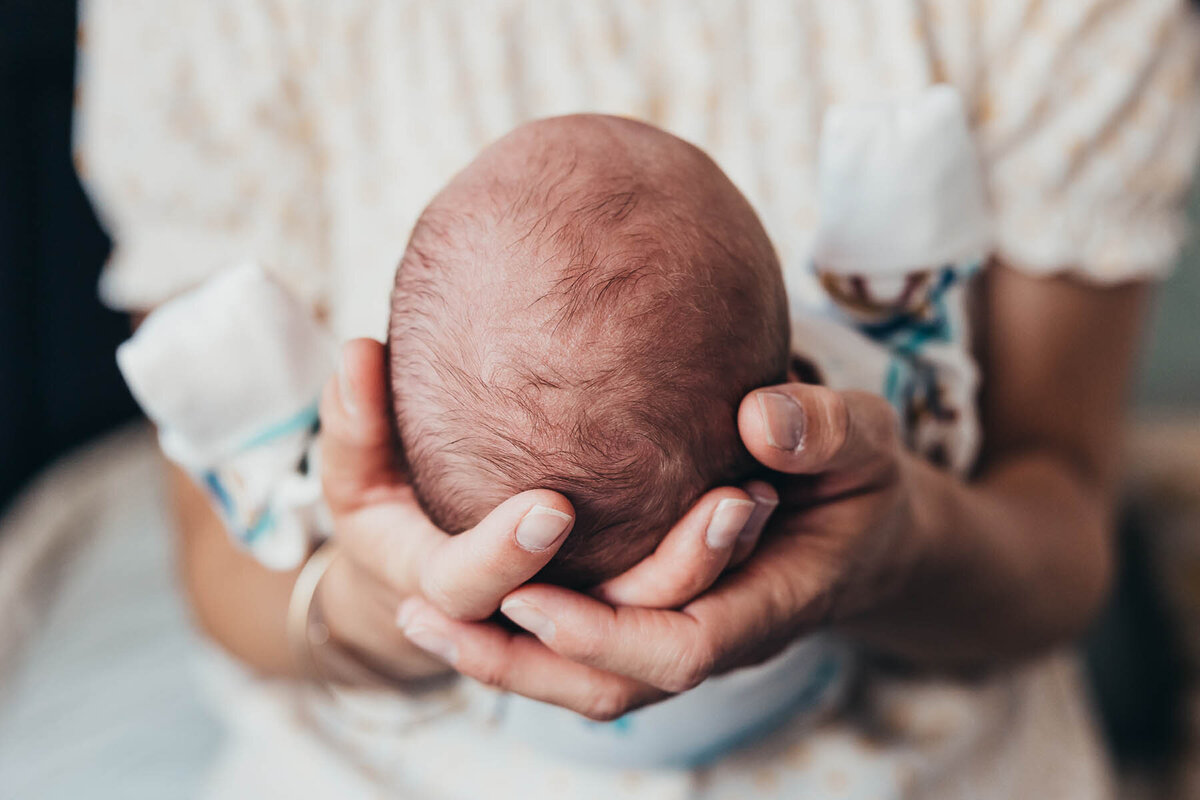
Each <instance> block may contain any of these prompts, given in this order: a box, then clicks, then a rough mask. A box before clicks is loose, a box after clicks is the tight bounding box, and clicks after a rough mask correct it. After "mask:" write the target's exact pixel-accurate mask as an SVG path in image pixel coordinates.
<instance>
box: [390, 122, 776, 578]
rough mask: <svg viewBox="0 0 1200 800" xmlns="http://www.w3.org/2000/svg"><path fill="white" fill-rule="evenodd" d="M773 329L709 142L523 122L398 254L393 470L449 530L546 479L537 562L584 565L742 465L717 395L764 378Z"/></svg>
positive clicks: (772, 279) (726, 401)
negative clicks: (550, 523)
mask: <svg viewBox="0 0 1200 800" xmlns="http://www.w3.org/2000/svg"><path fill="white" fill-rule="evenodd" d="M787 340H788V335H787V316H786V306H785V301H784V291H783V284H782V278H781V275H780V271H779V266H778V262H777V260H776V257H775V254H774V252H773V250H772V248H771V245H770V242H769V240H768V239H767V236H766V233H765V232H764V231H763V229H762V227H761V225H760V224H759V222H758V219H757V217H756V216H755V215H754V212H753V210H752V209H751V208H750V206H749V204H748V203H747V202H746V201H745V199H744V198H743V197H742V196H741V195H740V193H738V191H737V189H736V188H735V187H734V186H733V184H732V183H730V182H729V180H728V179H727V178H726V177H725V176H724V175H723V174H722V173H721V171H720V170H719V169H718V168H717V167H716V165H715V164H713V162H712V161H711V160H710V159H709V158H708V157H707V156H705V155H704V154H703V153H702V152H701V151H699V150H697V149H696V148H694V147H692V146H691V145H688V144H687V143H685V142H683V141H682V140H680V139H677V138H675V137H673V136H671V135H669V134H667V133H665V132H663V131H660V130H658V129H656V128H653V127H651V126H648V125H644V124H641V123H637V122H634V121H631V120H625V119H619V118H614V117H605V116H597V115H578V116H571V117H560V118H554V119H549V120H542V121H539V122H534V123H530V124H528V125H525V126H522V127H521V128H518V129H517V130H516V131H514V132H513V133H511V134H509V135H508V136H506V137H504V138H503V139H501V140H500V141H498V142H496V143H495V144H493V145H492V146H491V147H489V148H487V149H486V150H484V151H483V153H482V154H480V156H479V157H478V158H477V159H476V160H475V161H473V162H472V163H471V164H470V165H468V167H467V168H466V169H464V170H463V171H462V172H461V173H459V175H457V176H456V177H455V178H454V179H453V180H452V181H451V183H450V184H449V185H448V186H447V187H446V188H445V189H444V190H443V191H442V192H441V193H440V194H439V195H438V196H437V197H436V198H435V199H434V200H433V202H432V203H431V204H430V205H429V207H428V208H427V209H426V211H425V212H424V214H423V215H422V217H421V219H420V220H419V221H418V223H417V225H416V226H415V228H414V230H413V234H412V237H411V239H410V242H409V245H408V248H407V250H406V251H405V254H404V257H403V259H402V260H401V264H400V267H399V269H398V270H397V275H396V283H395V288H394V291H393V295H392V315H391V320H390V324H389V333H388V345H389V351H390V379H391V381H392V390H393V391H392V396H393V405H394V411H395V419H396V424H397V430H398V432H399V436H400V440H401V442H402V446H403V451H404V458H405V462H406V466H407V469H408V472H409V476H410V479H411V480H412V482H413V486H414V489H415V490H416V493H417V496H418V498H419V499H420V501H421V503H422V505H423V506H424V508H425V510H426V511H427V512H428V513H429V515H430V517H431V518H432V519H433V520H434V522H435V523H437V524H438V525H439V526H441V527H443V528H444V529H446V530H448V531H451V532H458V531H461V530H464V529H466V528H468V527H470V526H471V525H472V524H474V523H475V522H476V521H478V520H479V519H480V518H482V516H483V515H484V514H485V513H486V512H487V511H488V510H490V509H491V508H492V507H494V506H495V505H496V504H498V503H499V502H501V501H502V500H504V499H505V498H506V497H508V496H510V495H511V494H513V493H515V492H517V491H522V490H525V489H530V488H537V487H542V488H549V489H554V490H557V491H561V492H563V493H564V494H565V495H567V497H568V498H570V499H571V501H572V503H573V504H574V505H575V509H576V514H577V519H576V524H575V528H574V529H573V531H572V533H571V535H570V536H569V537H568V539H567V542H566V543H565V544H564V545H563V548H562V549H561V550H560V551H559V553H558V555H556V557H555V559H554V560H553V561H552V562H551V564H550V565H549V566H548V567H547V569H546V571H545V574H544V575H543V576H541V577H542V578H544V579H548V580H555V581H557V582H561V583H566V584H569V585H586V584H590V583H595V582H597V581H600V580H603V579H604V578H606V577H609V576H611V575H613V574H616V573H618V572H620V571H622V570H623V569H626V568H628V567H629V566H631V565H632V564H633V563H636V562H637V561H638V560H640V559H641V558H643V557H645V556H646V555H647V554H648V553H649V552H650V551H651V550H652V549H653V548H654V546H655V545H656V544H657V542H658V541H659V540H661V538H662V536H663V535H665V533H666V531H667V530H668V529H669V527H670V525H671V524H672V523H673V522H674V521H675V520H676V519H678V518H679V516H681V515H682V513H683V512H684V511H686V509H687V507H688V506H689V505H690V504H691V503H692V502H693V501H694V500H695V499H696V498H697V497H698V496H699V495H700V494H701V493H702V492H704V491H705V490H706V489H708V488H710V487H711V486H713V485H717V484H721V483H727V482H731V481H735V480H738V479H740V478H741V477H743V476H744V475H745V474H747V472H748V471H749V470H750V468H751V462H750V459H749V456H748V455H747V454H746V453H745V451H744V449H743V448H742V446H741V444H740V441H739V439H738V436H737V430H736V422H735V414H736V407H737V403H738V401H739V400H740V399H741V397H742V395H743V394H744V393H745V392H746V391H748V390H750V389H752V388H755V387H756V386H759V385H763V384H766V383H770V382H774V381H777V380H780V379H781V378H782V377H783V374H784V369H785V364H786V355H787Z"/></svg>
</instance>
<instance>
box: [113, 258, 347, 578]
mask: <svg viewBox="0 0 1200 800" xmlns="http://www.w3.org/2000/svg"><path fill="white" fill-rule="evenodd" d="M333 355H334V349H333V346H332V342H331V340H330V338H329V335H328V334H327V333H326V332H325V330H324V329H323V328H322V327H321V326H320V325H318V323H317V321H316V320H315V319H313V316H312V313H311V312H310V311H309V309H307V308H306V307H305V306H304V305H302V304H301V303H299V302H298V301H297V300H296V299H295V298H293V297H292V296H291V294H290V293H289V292H288V291H287V290H285V289H284V288H283V287H281V286H280V285H279V284H277V283H276V282H275V281H273V280H271V279H270V278H269V277H268V276H267V275H266V273H265V272H263V270H262V269H261V268H260V267H258V266H257V265H256V264H253V263H246V264H243V265H241V266H239V267H234V268H231V269H230V270H229V271H227V272H225V273H222V274H220V275H218V276H217V277H215V278H213V279H212V280H210V281H208V282H207V283H205V284H203V285H201V286H200V287H198V288H196V289H193V290H191V291H189V292H186V293H185V294H183V295H181V296H179V297H176V298H174V299H173V300H171V301H170V302H168V303H165V304H163V305H162V306H161V307H159V308H158V309H156V310H155V311H154V312H153V313H152V314H150V315H149V316H148V317H146V319H145V320H144V321H143V322H142V324H141V326H139V328H138V330H137V332H136V333H134V335H133V336H132V337H131V338H130V339H129V340H128V341H126V342H124V343H123V344H122V345H121V346H120V347H119V348H117V364H118V366H119V367H120V369H121V374H122V375H123V376H124V377H125V380H126V382H127V383H128V384H129V388H130V390H131V391H132V393H133V396H134V398H135V399H136V400H137V401H138V404H139V405H141V407H142V410H143V411H145V412H146V415H147V416H148V417H150V419H151V420H153V421H154V422H155V424H156V425H157V426H158V430H159V441H160V443H161V444H162V448H163V452H164V453H165V454H166V455H167V457H168V458H170V459H172V460H173V461H175V462H177V463H178V464H179V465H180V466H182V467H183V468H184V469H185V470H187V471H188V472H189V473H190V474H191V475H192V476H193V477H194V478H195V479H196V482H197V483H198V484H199V485H200V486H203V487H204V488H205V489H206V490H207V491H208V493H209V496H210V498H211V499H212V501H213V504H214V506H215V507H216V509H217V511H218V512H219V514H220V515H221V517H222V519H223V520H224V522H225V524H226V526H227V527H228V528H229V530H230V532H231V533H232V534H233V535H234V536H235V537H236V538H237V540H238V541H239V542H241V543H242V544H243V545H245V546H246V547H248V548H250V550H251V551H252V552H253V553H254V554H255V556H256V557H258V559H259V560H260V561H262V562H263V563H264V564H266V565H268V566H270V567H272V568H274V569H289V568H293V567H295V566H297V564H299V562H300V561H301V560H302V559H303V558H304V556H305V555H306V554H307V553H308V551H309V542H310V537H311V535H312V534H313V532H314V531H315V530H318V529H321V528H323V527H325V528H327V526H326V525H324V523H323V519H324V513H323V507H322V504H321V502H320V494H321V486H320V477H319V474H318V471H317V469H316V467H317V463H316V462H315V458H316V457H317V455H318V453H317V450H316V448H315V447H313V443H314V440H315V435H316V423H317V400H318V398H319V395H320V392H321V387H322V386H323V385H324V383H325V380H326V379H327V378H328V377H329V375H330V374H332V372H333ZM310 456H311V457H310Z"/></svg>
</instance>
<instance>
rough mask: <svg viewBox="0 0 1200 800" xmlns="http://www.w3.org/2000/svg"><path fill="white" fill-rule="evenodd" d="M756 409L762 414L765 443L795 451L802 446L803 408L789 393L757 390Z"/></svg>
mask: <svg viewBox="0 0 1200 800" xmlns="http://www.w3.org/2000/svg"><path fill="white" fill-rule="evenodd" d="M755 397H757V398H758V411H759V413H760V414H762V419H763V427H764V429H765V430H766V433H767V444H769V445H771V446H772V447H777V448H779V449H780V450H790V451H792V452H796V451H798V450H800V449H801V448H803V447H804V429H805V420H804V409H802V408H801V407H800V404H799V403H797V402H796V399H795V398H794V397H792V396H790V395H786V394H782V393H780V392H759V393H758V394H756V395H755Z"/></svg>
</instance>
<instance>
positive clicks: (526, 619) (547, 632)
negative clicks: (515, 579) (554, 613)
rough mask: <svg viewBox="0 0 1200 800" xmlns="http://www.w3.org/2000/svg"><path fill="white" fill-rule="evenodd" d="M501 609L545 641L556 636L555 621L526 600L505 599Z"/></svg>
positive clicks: (505, 614)
mask: <svg viewBox="0 0 1200 800" xmlns="http://www.w3.org/2000/svg"><path fill="white" fill-rule="evenodd" d="M500 611H501V613H503V614H504V616H506V617H508V618H509V619H511V620H512V621H513V622H515V623H517V624H518V625H520V626H521V627H522V628H524V629H525V630H527V631H529V632H530V633H532V634H533V635H534V636H536V637H538V638H539V639H541V640H542V641H543V642H546V641H549V640H550V639H553V638H554V621H553V620H551V619H550V618H549V617H547V616H546V615H545V614H543V613H542V612H541V611H538V610H537V609H536V608H534V607H533V606H531V605H529V603H526V602H525V601H524V600H505V601H504V602H503V603H501V604H500Z"/></svg>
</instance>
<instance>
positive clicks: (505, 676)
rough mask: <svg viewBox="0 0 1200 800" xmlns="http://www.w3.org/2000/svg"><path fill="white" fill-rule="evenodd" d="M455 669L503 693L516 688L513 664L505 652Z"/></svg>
mask: <svg viewBox="0 0 1200 800" xmlns="http://www.w3.org/2000/svg"><path fill="white" fill-rule="evenodd" d="M455 667H456V669H458V670H459V671H461V672H463V673H464V674H468V675H470V676H471V677H472V678H474V679H475V680H477V681H479V682H480V683H483V684H486V685H488V686H491V687H494V688H496V689H500V690H501V691H505V692H507V691H512V690H513V688H514V687H513V677H512V662H511V660H510V659H509V658H508V657H507V656H506V655H505V654H504V653H503V652H495V653H490V654H489V655H488V657H487V658H484V659H480V660H477V661H476V662H475V663H473V664H470V665H466V664H461V663H460V664H457V665H455Z"/></svg>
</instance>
